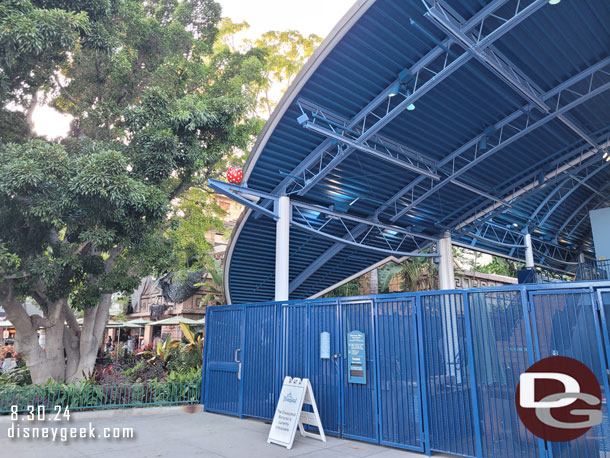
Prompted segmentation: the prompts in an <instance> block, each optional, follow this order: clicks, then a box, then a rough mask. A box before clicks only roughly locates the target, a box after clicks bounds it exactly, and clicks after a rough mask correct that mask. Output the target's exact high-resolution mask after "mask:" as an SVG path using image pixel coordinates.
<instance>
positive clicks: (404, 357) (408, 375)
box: [376, 298, 425, 451]
mask: <svg viewBox="0 0 610 458" xmlns="http://www.w3.org/2000/svg"><path fill="white" fill-rule="evenodd" d="M376 303H377V314H376V317H377V332H376V334H377V368H378V380H379V382H378V384H377V386H378V393H379V396H378V398H379V439H380V440H379V442H380V443H381V444H384V445H392V446H394V447H401V448H407V449H410V450H418V451H424V442H425V440H424V427H423V422H422V405H421V399H422V397H421V392H420V390H421V386H420V380H421V374H420V367H419V356H418V351H417V350H418V348H419V344H418V332H417V307H416V302H415V300H414V299H413V298H407V299H400V298H397V299H390V298H388V299H381V298H378V299H377V301H376Z"/></svg>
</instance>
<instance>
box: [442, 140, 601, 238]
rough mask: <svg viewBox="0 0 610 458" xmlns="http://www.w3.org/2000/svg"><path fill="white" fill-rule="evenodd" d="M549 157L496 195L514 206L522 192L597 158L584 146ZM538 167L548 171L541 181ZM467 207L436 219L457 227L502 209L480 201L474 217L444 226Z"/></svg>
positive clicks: (540, 185)
mask: <svg viewBox="0 0 610 458" xmlns="http://www.w3.org/2000/svg"><path fill="white" fill-rule="evenodd" d="M602 140H603V138H602V137H600V139H599V141H602ZM604 145H605V146H606V147H607V146H610V142H608V141H606V142H605V143H604ZM552 157H553V156H552ZM552 157H550V158H548V159H547V160H545V162H544V163H538V164H536V165H534V166H532V167H530V169H529V170H528V171H526V172H528V173H527V175H525V176H523V177H522V178H520V179H519V180H518V181H516V182H510V183H509V184H508V185H506V186H504V187H503V188H501V190H499V191H496V193H497V194H499V195H502V196H504V200H505V201H508V202H511V203H514V202H515V199H518V198H520V197H521V196H523V195H524V194H525V193H529V192H531V191H534V192H536V191H537V190H539V189H540V188H541V187H542V186H543V185H544V186H546V185H548V184H549V183H550V182H551V181H553V182H555V181H557V178H558V177H559V178H561V177H562V175H563V174H564V173H565V172H568V171H572V170H575V169H579V168H580V167H581V166H582V165H583V164H586V163H587V161H588V160H589V159H591V158H594V157H596V153H595V152H594V151H592V150H591V149H590V148H589V149H587V145H584V146H579V147H577V148H571V149H569V148H565V149H564V150H562V151H560V152H559V153H558V154H557V155H555V159H552ZM541 168H548V170H550V171H549V172H548V173H547V174H546V175H544V177H543V180H540V169H541ZM564 176H565V175H564ZM466 207H467V206H466V205H465V206H462V207H459V208H456V209H455V210H454V211H453V212H452V213H450V214H449V215H447V216H446V217H443V218H442V219H441V220H439V223H441V224H445V225H448V226H450V227H458V228H460V227H462V226H464V225H466V224H470V223H471V222H473V221H476V220H478V219H479V218H481V217H483V216H485V215H486V214H488V213H490V212H492V211H498V210H503V207H502V206H501V205H495V204H493V205H490V206H487V207H485V203H484V202H483V203H481V204H479V205H478V206H477V207H476V208H475V209H473V210H472V212H473V213H474V215H473V216H470V217H467V219H466V220H464V217H463V216H460V217H458V218H456V219H454V220H453V221H451V222H450V223H444V221H445V220H447V219H449V218H450V217H452V216H455V215H463V213H464V208H466Z"/></svg>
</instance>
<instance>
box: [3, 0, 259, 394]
mask: <svg viewBox="0 0 610 458" xmlns="http://www.w3.org/2000/svg"><path fill="white" fill-rule="evenodd" d="M219 21H220V7H219V5H218V4H217V3H216V2H214V1H212V0H195V1H189V2H183V1H177V0H152V1H148V2H146V3H143V2H139V1H134V0H106V1H101V2H99V1H91V2H86V1H85V2H81V1H79V2H76V1H65V0H62V1H59V0H56V1H33V0H10V1H8V2H3V3H2V4H1V5H0V46H1V47H2V52H1V53H0V56H1V57H0V97H1V98H2V101H3V108H2V110H1V111H0V120H1V121H0V123H3V124H6V125H15V120H17V121H20V124H19V126H18V128H14V129H13V130H12V131H11V132H9V135H4V134H3V137H2V138H0V305H2V306H3V307H4V308H5V310H6V313H7V316H8V317H9V319H10V320H11V321H12V322H13V323H14V325H15V327H16V330H17V340H16V346H17V351H19V352H21V353H24V354H25V356H26V360H27V363H28V367H29V368H30V370H31V372H32V378H33V380H34V382H35V383H36V382H43V381H45V380H46V379H47V378H49V377H52V378H55V379H60V380H65V379H68V380H69V379H78V378H80V377H82V376H83V374H84V373H86V372H87V371H90V370H91V369H92V365H93V362H94V360H95V355H96V353H97V349H98V346H99V344H100V343H101V337H102V333H103V330H104V327H105V325H106V322H107V320H108V310H109V305H110V295H111V294H112V293H113V292H116V291H125V292H131V291H132V290H133V289H134V287H135V286H136V285H137V283H138V282H139V278H140V276H141V275H143V274H145V273H150V272H155V271H156V272H163V271H167V270H169V269H170V268H171V267H172V266H173V265H175V264H180V263H182V265H184V261H185V259H184V258H185V256H184V254H182V253H184V252H185V250H186V251H188V249H192V250H193V252H195V251H197V248H198V247H199V248H200V246H199V245H200V244H201V243H202V242H201V240H196V239H195V240H192V241H191V242H186V243H185V237H181V235H184V234H181V233H180V232H179V231H180V230H182V231H183V233H186V232H188V233H191V234H193V233H195V232H196V231H197V230H200V229H202V228H201V227H189V228H187V227H184V225H183V224H184V222H182V221H181V220H179V219H178V218H177V217H178V216H180V215H182V216H183V215H184V212H187V213H188V212H189V211H190V212H191V213H193V212H198V215H199V216H202V215H203V216H204V217H206V215H207V217H209V218H210V221H209V222H210V224H216V223H214V221H213V218H212V216H211V215H213V214H214V212H216V211H217V209H214V208H213V206H206V205H207V204H209V202H207V201H206V199H207V196H206V195H201V193H200V192H198V191H197V187H198V186H201V185H203V183H205V182H206V181H207V179H208V178H210V177H212V176H216V175H218V174H219V173H220V171H221V170H223V168H224V164H226V163H227V162H228V161H231V160H232V158H233V157H234V156H235V155H236V154H239V151H240V150H245V149H247V147H248V145H249V144H250V143H251V142H252V140H253V137H254V135H255V134H256V133H257V132H258V130H259V129H260V127H261V121H260V120H258V119H256V118H255V117H252V116H251V113H253V111H254V109H255V108H254V107H255V104H256V97H257V90H258V88H259V87H260V86H261V85H262V84H263V81H264V78H265V68H266V62H265V56H266V51H265V50H264V49H260V48H258V47H252V48H251V49H249V50H247V51H245V52H240V51H236V50H230V49H228V48H226V47H222V48H221V49H218V48H215V46H214V43H215V40H216V36H217V32H218V29H217V24H218V23H219ZM41 94H42V95H43V96H44V97H46V98H47V99H48V101H49V103H51V104H52V105H53V106H55V107H56V108H57V109H59V110H60V111H62V112H64V113H69V114H71V115H72V116H74V122H73V125H72V129H71V132H70V135H69V137H68V138H66V139H64V140H63V141H61V142H60V143H53V142H48V141H45V140H43V139H40V138H36V136H35V135H34V134H33V130H32V128H31V127H32V126H31V122H28V119H27V118H28V116H29V113H28V112H29V111H30V110H31V109H32V107H33V106H35V105H36V103H37V100H38V97H40V95H41ZM7 103H8V105H7ZM11 103H12V105H13V108H11V107H10V105H11ZM15 106H17V107H22V108H23V110H22V112H19V110H15V109H14V107H15ZM180 199H183V200H181V202H183V205H182V206H181V207H178V206H177V203H176V202H177V201H180ZM198 221H199V223H201V219H199V220H198ZM196 223H197V220H195V222H193V221H189V222H188V224H196ZM196 237H197V236H195V238H196ZM178 242H179V243H182V245H183V246H182V247H181V249H180V250H176V249H175V246H176V243H178ZM189 247H190V248H189ZM186 257H188V255H187V256H186ZM24 296H32V297H33V298H34V299H35V300H36V301H37V302H38V303H39V305H40V306H41V308H42V311H43V315H42V316H35V317H28V316H27V315H26V314H25V312H24V311H23V308H22V307H21V305H20V300H21V298H23V297H24ZM75 309H76V310H82V311H84V324H83V327H82V329H80V327H79V326H78V325H77V324H76V320H75V315H74V310H75ZM64 323H66V324H65V325H64ZM38 327H44V328H46V330H47V350H46V354H45V353H44V352H42V350H41V348H40V347H39V346H38V344H37V339H36V329H37V328H38ZM64 352H65V353H66V354H67V355H68V357H67V358H64Z"/></svg>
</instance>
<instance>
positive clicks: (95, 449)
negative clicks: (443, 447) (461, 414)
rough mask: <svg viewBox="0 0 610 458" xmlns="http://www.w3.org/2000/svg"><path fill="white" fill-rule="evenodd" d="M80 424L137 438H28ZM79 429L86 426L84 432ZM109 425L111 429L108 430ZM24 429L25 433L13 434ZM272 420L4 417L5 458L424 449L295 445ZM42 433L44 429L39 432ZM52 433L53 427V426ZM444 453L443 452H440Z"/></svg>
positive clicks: (328, 456) (142, 415)
mask: <svg viewBox="0 0 610 458" xmlns="http://www.w3.org/2000/svg"><path fill="white" fill-rule="evenodd" d="M28 427H29V428H39V429H41V430H42V429H43V428H45V427H47V428H49V430H50V429H51V428H76V429H77V430H78V432H77V435H79V434H81V433H85V432H86V435H89V434H90V433H91V431H90V430H91V428H93V429H94V433H93V434H94V435H98V436H102V435H103V434H105V432H108V434H109V435H110V436H112V435H114V434H117V433H119V434H120V435H122V434H123V428H133V436H134V437H133V438H129V437H127V438H104V437H96V438H90V437H87V438H70V437H69V432H68V433H67V434H66V435H67V436H68V437H67V438H66V440H65V442H62V441H61V437H60V436H61V432H59V430H58V431H57V432H56V437H55V441H53V440H52V438H51V437H49V438H46V439H45V438H42V437H40V438H35V439H32V438H31V437H30V438H24V437H23V433H24V432H25V428H28ZM80 428H83V430H82V431H81V430H80ZM106 428H109V429H108V430H106ZM11 429H12V431H13V433H12V434H13V435H16V431H17V430H19V432H20V434H21V437H19V438H15V437H14V438H9V437H8V435H9V431H10V430H11ZM29 433H30V435H32V434H33V429H31V430H29ZM268 433H269V424H266V423H264V422H262V421H258V420H239V419H237V418H234V417H229V416H224V415H216V414H210V413H202V412H199V411H198V412H196V413H188V412H186V411H185V410H184V408H182V407H170V408H148V409H130V410H114V411H102V412H80V413H78V412H77V413H73V414H72V418H71V419H70V421H65V420H64V421H60V422H55V421H53V420H50V421H46V422H28V421H27V420H21V419H20V420H19V421H17V422H11V421H10V418H9V417H8V416H3V417H0V457H11V456H13V457H19V458H30V457H32V458H34V457H36V458H38V457H40V456H44V457H45V458H72V457H96V458H102V457H108V458H157V457H177V456H201V457H225V458H245V457H247V458H250V457H265V458H267V457H268V458H276V457H277V458H282V457H311V458H318V457H319V458H348V457H361V458H362V457H372V458H373V457H374V458H416V457H423V456H424V455H423V454H419V453H410V452H406V451H402V450H398V449H393V448H388V447H381V446H378V445H372V444H368V443H364V442H356V441H350V440H344V439H337V438H334V437H328V438H327V442H326V443H323V442H320V441H317V440H315V439H310V438H302V437H301V436H300V435H299V434H298V432H297V436H296V439H295V443H294V445H293V447H292V449H291V450H286V449H285V448H284V447H280V446H278V445H270V444H267V435H268ZM38 434H39V435H42V431H39V432H38ZM48 434H49V436H52V431H48ZM437 456H439V455H437Z"/></svg>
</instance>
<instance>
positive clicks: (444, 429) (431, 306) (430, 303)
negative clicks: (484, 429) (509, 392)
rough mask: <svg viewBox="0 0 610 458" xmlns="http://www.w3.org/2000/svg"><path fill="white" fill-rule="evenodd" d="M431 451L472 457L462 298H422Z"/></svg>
mask: <svg viewBox="0 0 610 458" xmlns="http://www.w3.org/2000/svg"><path fill="white" fill-rule="evenodd" d="M421 303H422V308H423V335H424V348H423V352H424V360H425V362H426V365H425V367H426V369H425V370H426V390H427V393H428V416H429V418H430V433H429V434H430V449H431V450H434V451H438V452H445V453H452V454H456V455H465V456H474V455H475V430H474V425H473V415H472V407H471V406H472V400H471V387H470V380H469V379H468V377H467V369H466V368H467V364H468V363H467V355H466V333H465V326H464V325H465V323H464V304H463V296H462V294H460V293H458V294H442V295H441V294H438V295H430V296H424V297H422V298H421Z"/></svg>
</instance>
